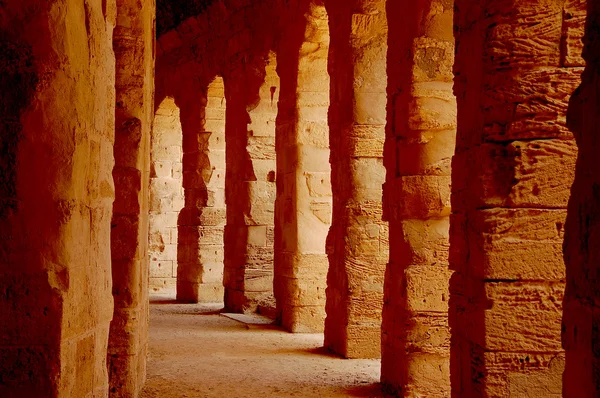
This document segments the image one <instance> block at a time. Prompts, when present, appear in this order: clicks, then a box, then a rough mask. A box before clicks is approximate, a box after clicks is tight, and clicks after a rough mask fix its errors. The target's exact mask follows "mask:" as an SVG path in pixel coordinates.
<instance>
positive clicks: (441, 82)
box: [381, 0, 456, 396]
mask: <svg viewBox="0 0 600 398" xmlns="http://www.w3.org/2000/svg"><path fill="white" fill-rule="evenodd" d="M452 16H453V9H452V4H448V3H447V2H444V1H439V0H418V1H414V2H411V3H410V4H408V3H407V4H402V3H395V4H392V5H390V6H389V7H388V22H389V38H388V43H389V45H390V51H389V53H388V82H389V84H388V104H389V105H388V128H387V137H386V150H385V163H386V168H387V178H386V183H385V187H384V203H385V206H384V208H385V211H384V213H385V214H384V216H385V219H386V220H387V221H389V223H390V262H389V264H388V266H387V270H386V279H385V289H384V294H385V300H384V301H385V304H384V307H383V324H382V364H381V369H382V372H381V381H382V383H383V384H384V386H385V388H386V390H388V391H393V392H394V393H396V394H398V395H404V396H413V395H418V396H450V331H449V327H448V299H449V291H448V286H449V280H450V271H449V268H448V247H449V224H450V220H449V215H450V163H451V159H452V155H453V153H454V146H455V141H456V100H455V98H454V95H453V93H452V85H453V77H454V76H453V74H452V66H453V62H454V37H453V32H452V29H453V21H452Z"/></svg>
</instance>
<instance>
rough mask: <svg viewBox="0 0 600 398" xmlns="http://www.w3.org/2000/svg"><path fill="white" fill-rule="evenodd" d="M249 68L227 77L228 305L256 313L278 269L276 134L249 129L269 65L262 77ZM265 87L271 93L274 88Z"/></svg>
mask: <svg viewBox="0 0 600 398" xmlns="http://www.w3.org/2000/svg"><path fill="white" fill-rule="evenodd" d="M245 68H249V66H248V65H246V66H244V67H240V68H239V69H236V70H233V71H232V72H231V74H230V75H229V76H225V78H224V79H225V98H226V100H227V111H226V122H225V142H226V149H225V158H226V173H225V202H226V205H227V224H226V226H225V273H224V285H225V308H226V309H227V310H229V311H234V312H244V311H252V310H254V309H255V308H256V306H257V304H258V300H259V299H260V298H261V297H263V296H264V294H265V293H267V294H270V291H271V289H272V288H271V286H272V272H273V271H272V270H273V244H272V242H273V238H272V236H273V235H272V233H273V217H274V209H273V208H274V201H275V199H274V196H275V194H274V193H275V186H274V185H275V184H274V181H273V179H274V175H273V174H274V173H271V169H274V167H273V166H274V161H273V157H274V153H272V152H273V146H272V141H273V136H272V135H271V134H269V133H268V132H266V131H265V130H264V129H257V130H256V133H254V130H249V125H250V124H251V123H252V118H251V116H250V113H252V112H253V110H256V109H257V108H256V107H257V106H259V104H260V103H261V96H260V93H261V89H260V88H261V86H264V81H265V73H266V72H265V65H264V64H263V65H262V66H259V67H258V68H262V69H261V71H260V73H259V75H258V76H254V75H253V74H252V73H248V71H247V70H245ZM257 70H258V69H257ZM264 89H265V88H264V87H263V93H264ZM266 90H267V91H268V92H269V93H270V91H269V90H270V89H269V88H266ZM269 96H270V94H269ZM254 116H255V118H256V117H257V116H258V115H257V114H256V113H255V114H254ZM255 120H256V121H257V123H258V120H257V119H255ZM265 141H266V143H265ZM269 141H270V142H271V143H270V144H268V142H269ZM265 144H266V145H265ZM261 154H262V155H263V158H264V160H266V161H267V162H266V163H267V167H266V169H262V170H261V167H260V165H259V163H258V162H256V160H258V157H259V155H261ZM268 163H271V165H268Z"/></svg>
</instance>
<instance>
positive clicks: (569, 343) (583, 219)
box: [562, 1, 600, 398]
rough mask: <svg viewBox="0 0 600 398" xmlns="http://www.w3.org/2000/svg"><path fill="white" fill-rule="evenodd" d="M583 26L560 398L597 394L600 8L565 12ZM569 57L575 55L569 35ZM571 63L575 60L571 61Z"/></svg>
mask: <svg viewBox="0 0 600 398" xmlns="http://www.w3.org/2000/svg"><path fill="white" fill-rule="evenodd" d="M585 3H588V4H587V25H586V28H585V40H584V42H585V43H586V46H585V48H584V49H583V58H584V59H585V71H584V73H583V76H582V82H581V85H580V86H579V88H578V89H577V90H576V91H575V92H574V93H573V96H572V97H571V100H570V103H569V112H568V117H567V123H568V125H569V128H570V129H571V131H572V132H573V133H574V134H575V138H576V140H577V146H578V148H579V156H578V158H577V168H576V171H575V181H574V183H573V187H572V189H571V198H570V200H569V207H568V215H567V222H566V225H565V242H564V260H565V263H566V269H567V286H566V289H565V299H564V308H563V323H562V344H563V348H564V349H565V351H566V364H565V373H564V375H563V383H564V384H563V390H562V391H563V397H566V398H575V397H586V398H587V397H597V396H598V395H599V394H600V350H598V347H599V346H600V333H599V322H598V319H599V318H598V314H599V313H600V305H599V303H600V300H599V299H600V275H599V273H598V269H599V264H600V240H599V237H600V234H599V232H600V195H599V192H598V187H599V186H600V163H599V162H598V150H599V149H600V141H599V137H600V135H599V132H598V126H599V124H598V118H599V115H600V113H599V105H600V101H599V88H600V73H599V72H600V69H599V67H600V64H599V63H598V61H599V60H600V57H599V56H600V52H599V51H598V49H599V47H598V45H599V43H600V37H599V36H598V32H600V29H599V28H600V7H599V6H600V4H598V2H596V1H589V2H586V1H581V2H579V4H580V7H579V8H578V9H577V12H574V13H571V15H572V20H574V21H573V22H575V24H573V28H574V27H578V26H581V25H582V20H583V19H584V18H585V11H586V9H585V8H584V7H583V6H584V4H585ZM571 39H572V41H571V43H570V44H571V46H569V47H568V48H569V49H570V50H571V51H570V55H579V54H580V50H581V48H580V45H579V42H578V41H576V40H574V39H575V37H574V36H571ZM571 60H572V61H576V62H577V61H578V62H577V64H581V61H582V60H581V59H580V58H578V57H574V58H571Z"/></svg>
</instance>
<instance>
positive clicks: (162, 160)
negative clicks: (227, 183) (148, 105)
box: [148, 98, 184, 294]
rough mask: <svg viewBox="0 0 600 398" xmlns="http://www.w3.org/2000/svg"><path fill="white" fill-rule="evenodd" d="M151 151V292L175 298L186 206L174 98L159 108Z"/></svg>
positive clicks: (149, 251)
mask: <svg viewBox="0 0 600 398" xmlns="http://www.w3.org/2000/svg"><path fill="white" fill-rule="evenodd" d="M151 141H152V143H151V150H150V214H149V217H148V218H149V220H148V224H149V226H148V234H149V238H148V242H149V247H148V255H149V257H150V281H149V285H150V286H149V288H150V291H151V292H153V293H162V294H165V293H166V294H175V292H176V286H177V233H178V232H177V219H178V217H179V212H180V211H181V209H182V208H183V206H184V198H183V187H182V185H181V184H182V174H181V173H182V164H181V153H182V150H181V142H182V133H181V122H180V116H179V108H178V107H177V105H175V101H174V100H173V98H165V99H164V100H163V101H161V103H160V104H158V109H157V111H156V115H155V117H154V123H153V126H152V139H151Z"/></svg>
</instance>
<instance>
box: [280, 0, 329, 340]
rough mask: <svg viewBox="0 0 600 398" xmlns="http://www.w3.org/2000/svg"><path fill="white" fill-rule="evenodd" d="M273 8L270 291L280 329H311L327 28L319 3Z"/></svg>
mask: <svg viewBox="0 0 600 398" xmlns="http://www.w3.org/2000/svg"><path fill="white" fill-rule="evenodd" d="M280 12H281V14H280V21H281V22H280V23H281V27H282V30H281V34H280V35H278V42H277V43H276V44H275V48H276V50H277V62H278V67H277V71H278V73H279V75H280V76H281V96H280V97H279V109H278V114H277V135H276V149H277V200H276V205H275V209H276V211H275V286H274V289H275V297H276V299H277V309H278V313H279V314H280V315H279V316H280V318H281V323H282V325H283V327H285V328H286V329H288V330H290V331H292V332H308V331H312V332H316V331H322V330H323V321H324V318H325V288H326V275H327V268H328V265H329V264H328V262H327V256H326V253H325V241H326V237H327V233H328V231H329V225H330V224H331V213H332V204H331V182H330V166H329V127H328V125H327V112H328V107H329V75H328V74H327V55H328V50H329V27H328V20H327V14H326V11H325V9H324V7H323V6H318V5H316V4H314V3H312V4H311V2H310V1H297V2H289V3H287V7H286V8H283V7H282V9H281V11H280Z"/></svg>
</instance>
